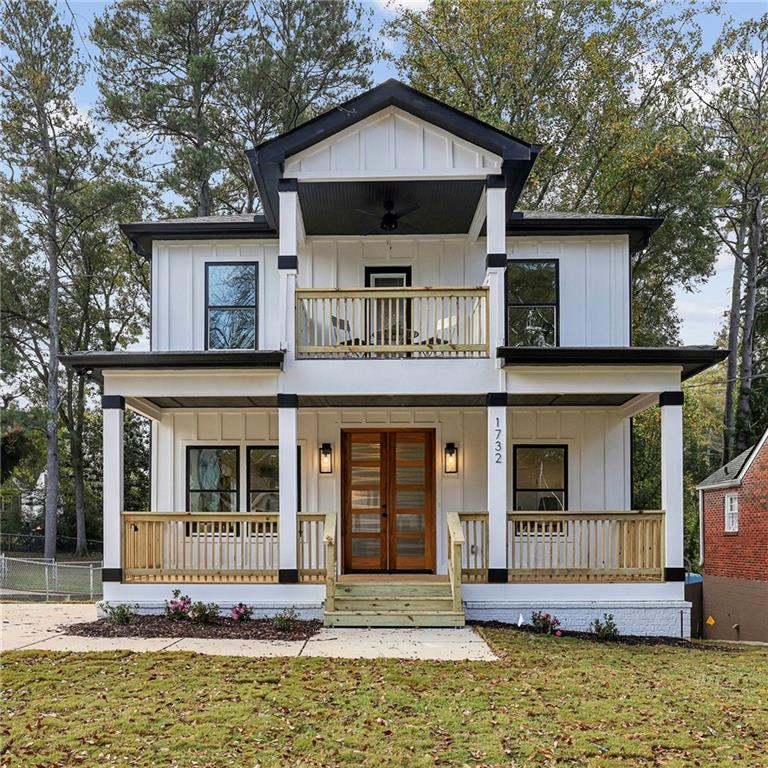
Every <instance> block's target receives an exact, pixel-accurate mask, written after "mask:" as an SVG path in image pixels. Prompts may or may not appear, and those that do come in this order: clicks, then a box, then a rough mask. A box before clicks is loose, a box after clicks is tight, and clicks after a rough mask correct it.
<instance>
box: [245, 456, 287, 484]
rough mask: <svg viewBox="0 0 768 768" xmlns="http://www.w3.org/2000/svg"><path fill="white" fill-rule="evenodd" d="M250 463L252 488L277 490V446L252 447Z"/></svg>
mask: <svg viewBox="0 0 768 768" xmlns="http://www.w3.org/2000/svg"><path fill="white" fill-rule="evenodd" d="M248 463H249V467H248V472H249V480H250V485H249V488H250V489H251V490H260V491H276V490H277V489H278V488H279V485H278V482H279V466H280V465H279V460H278V452H277V448H274V447H264V448H251V449H250V450H249V451H248Z"/></svg>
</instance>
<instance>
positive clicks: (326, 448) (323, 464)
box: [320, 443, 333, 475]
mask: <svg viewBox="0 0 768 768" xmlns="http://www.w3.org/2000/svg"><path fill="white" fill-rule="evenodd" d="M332 472H333V448H332V447H331V444H330V443H323V444H322V445H321V446H320V474H321V475H330V474H331V473H332Z"/></svg>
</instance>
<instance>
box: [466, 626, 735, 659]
mask: <svg viewBox="0 0 768 768" xmlns="http://www.w3.org/2000/svg"><path fill="white" fill-rule="evenodd" d="M467 624H472V625H473V626H475V627H487V628H488V629H513V630H515V632H527V633H528V634H530V635H540V634H542V633H541V632H536V630H535V629H534V628H533V627H532V626H531V625H530V624H523V625H522V626H519V627H518V626H517V624H505V623H504V622H503V621H468V622H467ZM550 637H551V638H552V639H553V640H558V639H559V638H558V637H556V636H555V635H554V634H552V635H550ZM560 637H577V638H579V640H589V641H590V642H592V643H618V644H621V645H668V646H671V647H673V648H688V649H693V650H697V651H699V650H702V651H725V652H730V653H732V652H735V651H738V650H739V648H738V647H736V646H731V645H716V644H712V643H692V642H691V641H690V640H686V639H685V638H683V637H659V636H655V635H619V636H618V637H617V638H616V639H615V640H598V639H597V637H596V636H595V635H594V634H592V633H591V632H576V631H573V630H569V629H561V630H560Z"/></svg>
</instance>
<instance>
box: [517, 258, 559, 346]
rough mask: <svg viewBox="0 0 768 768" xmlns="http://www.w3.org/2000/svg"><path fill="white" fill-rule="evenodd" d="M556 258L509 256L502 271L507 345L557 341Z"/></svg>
mask: <svg viewBox="0 0 768 768" xmlns="http://www.w3.org/2000/svg"><path fill="white" fill-rule="evenodd" d="M557 283H558V274H557V261H550V260H542V259H535V260H528V261H522V260H510V261H507V271H506V294H507V296H506V323H507V327H506V334H507V345H508V346H510V347H554V346H557V344H558V318H557V313H558V306H557V305H558V284H557Z"/></svg>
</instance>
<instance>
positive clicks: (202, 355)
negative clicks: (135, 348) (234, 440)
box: [59, 349, 285, 381]
mask: <svg viewBox="0 0 768 768" xmlns="http://www.w3.org/2000/svg"><path fill="white" fill-rule="evenodd" d="M284 356H285V353H284V352H282V351H281V350H272V349H258V350H250V349H249V350H226V351H220V350H208V351H195V352H74V353H73V354H71V355H59V360H60V361H61V363H62V365H65V366H67V367H68V368H72V369H73V370H75V371H85V372H86V373H88V372H90V373H89V375H91V376H93V378H95V379H96V380H99V381H100V380H101V378H102V375H101V374H102V372H103V371H105V370H107V369H113V370H125V369H141V370H152V369H156V368H166V369H167V368H190V369H194V368H266V369H273V370H281V369H282V367H283V358H284Z"/></svg>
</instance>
